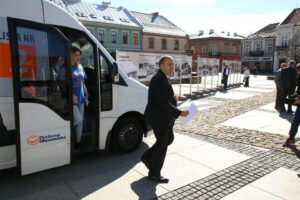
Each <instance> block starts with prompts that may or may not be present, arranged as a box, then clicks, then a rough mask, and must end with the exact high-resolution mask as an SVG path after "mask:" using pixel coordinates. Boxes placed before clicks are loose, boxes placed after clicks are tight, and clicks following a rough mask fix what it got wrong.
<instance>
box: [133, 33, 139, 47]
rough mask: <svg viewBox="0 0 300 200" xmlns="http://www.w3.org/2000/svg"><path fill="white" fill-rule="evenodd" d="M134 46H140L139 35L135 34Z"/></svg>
mask: <svg viewBox="0 0 300 200" xmlns="http://www.w3.org/2000/svg"><path fill="white" fill-rule="evenodd" d="M133 44H139V34H138V33H133Z"/></svg>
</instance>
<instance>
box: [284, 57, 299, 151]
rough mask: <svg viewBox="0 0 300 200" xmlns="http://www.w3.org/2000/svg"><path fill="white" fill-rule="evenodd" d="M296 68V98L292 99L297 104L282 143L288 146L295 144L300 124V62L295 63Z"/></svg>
mask: <svg viewBox="0 0 300 200" xmlns="http://www.w3.org/2000/svg"><path fill="white" fill-rule="evenodd" d="M296 70H297V73H298V77H297V90H296V92H295V94H294V96H295V97H296V100H295V101H294V105H297V109H296V112H295V116H294V119H293V121H292V124H291V128H290V131H289V135H290V136H289V138H288V139H287V140H286V141H285V143H284V144H283V145H284V146H289V145H292V144H295V136H296V134H297V132H298V127H299V124H300V99H299V95H300V75H299V74H300V63H298V64H297V66H296Z"/></svg>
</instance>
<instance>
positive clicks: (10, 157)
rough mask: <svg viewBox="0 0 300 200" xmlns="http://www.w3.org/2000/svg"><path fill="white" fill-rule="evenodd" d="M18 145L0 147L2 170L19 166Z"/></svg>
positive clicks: (0, 168)
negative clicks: (17, 157)
mask: <svg viewBox="0 0 300 200" xmlns="http://www.w3.org/2000/svg"><path fill="white" fill-rule="evenodd" d="M16 155H17V154H16V145H10V146H4V147H0V170H2V169H6V168H11V167H15V166H17V159H16Z"/></svg>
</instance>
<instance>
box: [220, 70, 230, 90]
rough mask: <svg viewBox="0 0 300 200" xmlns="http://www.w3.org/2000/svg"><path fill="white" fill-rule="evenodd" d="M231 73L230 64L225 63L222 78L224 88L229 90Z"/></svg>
mask: <svg viewBox="0 0 300 200" xmlns="http://www.w3.org/2000/svg"><path fill="white" fill-rule="evenodd" d="M229 74H230V69H229V68H228V65H225V67H224V68H223V71H222V79H223V81H224V90H227V82H228V76H229Z"/></svg>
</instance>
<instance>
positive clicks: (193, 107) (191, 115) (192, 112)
mask: <svg viewBox="0 0 300 200" xmlns="http://www.w3.org/2000/svg"><path fill="white" fill-rule="evenodd" d="M188 111H189V115H188V116H186V117H179V121H180V123H181V126H185V125H186V124H187V123H188V122H189V121H191V119H193V118H194V117H195V116H196V115H197V113H198V108H197V106H196V105H195V104H194V103H191V105H190V107H189V109H188Z"/></svg>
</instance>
